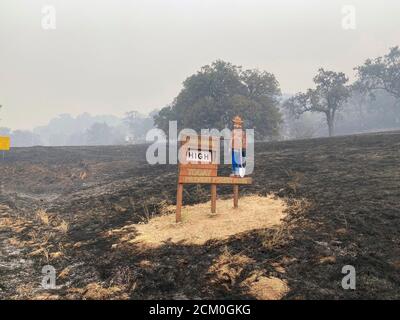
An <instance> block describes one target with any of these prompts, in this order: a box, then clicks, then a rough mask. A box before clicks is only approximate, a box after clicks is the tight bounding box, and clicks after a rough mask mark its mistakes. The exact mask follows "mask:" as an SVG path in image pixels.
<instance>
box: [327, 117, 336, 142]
mask: <svg viewBox="0 0 400 320" xmlns="http://www.w3.org/2000/svg"><path fill="white" fill-rule="evenodd" d="M326 122H327V124H328V133H329V136H330V137H333V135H334V131H335V127H334V115H333V114H330V113H327V114H326Z"/></svg>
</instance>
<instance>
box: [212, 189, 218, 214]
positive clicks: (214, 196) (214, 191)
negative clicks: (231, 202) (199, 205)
mask: <svg viewBox="0 0 400 320" xmlns="http://www.w3.org/2000/svg"><path fill="white" fill-rule="evenodd" d="M216 210H217V185H216V184H212V185H211V213H215V212H216Z"/></svg>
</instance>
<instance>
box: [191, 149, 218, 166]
mask: <svg viewBox="0 0 400 320" xmlns="http://www.w3.org/2000/svg"><path fill="white" fill-rule="evenodd" d="M211 160H212V159H211V151H202V150H192V149H189V150H188V152H187V153H186V161H188V162H192V161H199V162H204V163H211Z"/></svg>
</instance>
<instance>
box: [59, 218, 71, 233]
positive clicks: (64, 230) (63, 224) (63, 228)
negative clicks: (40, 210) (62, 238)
mask: <svg viewBox="0 0 400 320" xmlns="http://www.w3.org/2000/svg"><path fill="white" fill-rule="evenodd" d="M56 229H57V230H58V231H60V232H62V233H64V234H66V233H67V232H68V230H69V224H68V222H66V221H64V220H62V221H61V223H60V225H58V226H57V227H56Z"/></svg>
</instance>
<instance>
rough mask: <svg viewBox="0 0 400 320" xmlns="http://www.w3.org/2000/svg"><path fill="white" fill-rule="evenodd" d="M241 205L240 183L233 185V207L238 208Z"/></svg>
mask: <svg viewBox="0 0 400 320" xmlns="http://www.w3.org/2000/svg"><path fill="white" fill-rule="evenodd" d="M238 206H239V185H237V184H234V185H233V208H235V209H236V208H237V207H238Z"/></svg>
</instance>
